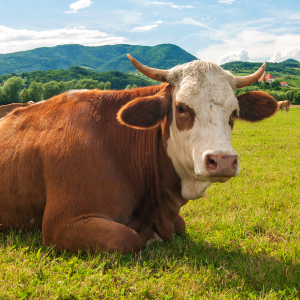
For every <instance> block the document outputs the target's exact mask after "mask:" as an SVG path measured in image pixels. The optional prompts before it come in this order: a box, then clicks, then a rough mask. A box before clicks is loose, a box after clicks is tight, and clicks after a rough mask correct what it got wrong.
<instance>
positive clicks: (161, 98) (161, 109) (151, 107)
mask: <svg viewBox="0 0 300 300" xmlns="http://www.w3.org/2000/svg"><path fill="white" fill-rule="evenodd" d="M171 94H172V90H171V86H170V85H166V86H165V87H163V89H162V90H161V91H159V92H158V93H157V94H155V95H153V96H147V97H138V98H135V99H133V100H131V101H130V102H128V103H127V104H126V105H124V106H123V107H122V108H121V109H120V111H119V112H118V114H117V119H118V121H119V122H120V123H121V124H123V125H126V126H129V127H132V128H136V129H151V128H154V127H156V126H158V125H159V124H160V123H161V122H162V121H163V120H164V118H165V116H166V114H167V113H168V111H169V110H170V108H171V101H172V99H171Z"/></svg>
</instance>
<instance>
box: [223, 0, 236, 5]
mask: <svg viewBox="0 0 300 300" xmlns="http://www.w3.org/2000/svg"><path fill="white" fill-rule="evenodd" d="M234 1H235V0H220V1H219V2H220V3H224V4H232V3H233V2H234Z"/></svg>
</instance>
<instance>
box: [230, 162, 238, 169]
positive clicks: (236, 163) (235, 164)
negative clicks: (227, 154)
mask: <svg viewBox="0 0 300 300" xmlns="http://www.w3.org/2000/svg"><path fill="white" fill-rule="evenodd" d="M237 165H238V161H237V159H235V160H234V162H233V163H232V165H231V170H232V171H236V169H237Z"/></svg>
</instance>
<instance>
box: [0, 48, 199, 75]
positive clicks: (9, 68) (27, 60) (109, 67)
mask: <svg viewBox="0 0 300 300" xmlns="http://www.w3.org/2000/svg"><path fill="white" fill-rule="evenodd" d="M127 53H130V54H131V55H132V56H133V57H135V58H136V59H137V60H139V61H141V62H142V63H143V64H146V65H149V66H151V67H153V68H161V69H169V68H172V67H174V66H176V65H178V64H183V63H186V62H189V61H192V60H195V59H197V57H195V56H193V55H192V54H190V53H188V52H187V51H185V50H183V49H182V48H180V47H179V46H176V45H174V44H160V45H157V46H139V45H128V44H118V45H104V46H82V45H79V44H69V45H58V46H54V47H41V48H36V49H32V50H27V51H21V52H14V53H8V54H0V75H4V74H10V73H22V72H32V71H40V70H41V71H46V70H48V69H51V70H58V69H68V68H70V67H71V66H72V65H76V66H84V67H87V68H91V69H93V70H94V71H97V72H105V71H121V72H124V73H126V72H128V71H133V70H135V68H134V66H133V65H132V64H131V63H130V61H129V60H128V58H127Z"/></svg>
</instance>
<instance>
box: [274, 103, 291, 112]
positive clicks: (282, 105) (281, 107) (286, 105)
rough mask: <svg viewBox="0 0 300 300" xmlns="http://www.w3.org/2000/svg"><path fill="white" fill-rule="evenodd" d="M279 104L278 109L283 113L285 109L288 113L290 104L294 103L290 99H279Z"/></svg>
mask: <svg viewBox="0 0 300 300" xmlns="http://www.w3.org/2000/svg"><path fill="white" fill-rule="evenodd" d="M277 104H278V111H279V110H280V111H281V113H282V110H285V111H286V113H287V114H288V112H289V108H290V105H292V104H291V101H290V100H284V101H278V102H277Z"/></svg>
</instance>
